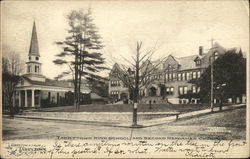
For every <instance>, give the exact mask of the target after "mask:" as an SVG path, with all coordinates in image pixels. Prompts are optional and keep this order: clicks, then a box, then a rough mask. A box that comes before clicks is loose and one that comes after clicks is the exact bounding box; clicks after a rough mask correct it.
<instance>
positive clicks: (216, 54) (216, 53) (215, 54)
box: [214, 52, 219, 60]
mask: <svg viewBox="0 0 250 159" xmlns="http://www.w3.org/2000/svg"><path fill="white" fill-rule="evenodd" d="M218 55H219V54H218V52H215V53H214V60H216V59H217V58H218Z"/></svg>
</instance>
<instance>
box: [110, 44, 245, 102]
mask: <svg viewBox="0 0 250 159" xmlns="http://www.w3.org/2000/svg"><path fill="white" fill-rule="evenodd" d="M233 49H236V52H238V53H240V52H241V49H240V48H233ZM226 51H227V49H225V48H223V47H222V46H221V45H219V44H218V43H215V44H214V45H213V47H212V48H210V49H209V50H208V51H207V52H204V50H203V47H202V46H200V47H199V49H197V53H196V54H195V55H192V56H185V57H174V56H173V55H169V56H168V57H167V58H166V60H165V61H164V62H163V63H162V64H161V65H160V66H158V67H157V69H156V70H155V71H154V73H153V74H152V75H151V76H150V77H148V78H150V79H152V82H151V83H150V84H148V85H147V86H144V87H142V89H140V90H139V94H140V102H142V103H149V101H151V102H152V103H165V102H170V103H173V104H177V103H183V104H184V103H187V102H191V103H198V102H199V99H195V98H193V99H191V101H188V99H180V98H179V96H180V95H183V94H187V92H188V91H191V92H192V93H199V91H200V88H199V87H197V86H196V85H194V84H191V83H188V81H189V80H191V79H197V78H200V77H201V74H202V73H203V72H204V70H205V69H206V68H207V67H208V66H209V65H210V63H211V58H212V57H214V59H215V60H216V59H217V58H218V57H219V56H221V55H223V54H225V52H226ZM212 55H213V56H212ZM148 62H150V61H148ZM117 71H121V68H120V67H119V65H118V64H117V63H116V64H115V65H114V66H113V68H112V70H111V72H110V74H109V78H110V82H109V94H110V96H111V97H113V98H115V99H116V101H119V100H123V99H124V98H127V97H129V91H128V88H126V87H125V86H124V84H123V83H122V81H121V80H119V78H117V76H116V75H117Z"/></svg>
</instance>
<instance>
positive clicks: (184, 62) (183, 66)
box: [178, 55, 200, 70]
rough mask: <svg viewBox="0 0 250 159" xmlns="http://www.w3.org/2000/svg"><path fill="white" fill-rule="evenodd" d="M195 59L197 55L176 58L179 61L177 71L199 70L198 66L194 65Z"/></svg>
mask: <svg viewBox="0 0 250 159" xmlns="http://www.w3.org/2000/svg"><path fill="white" fill-rule="evenodd" d="M196 58H197V55H192V56H186V57H180V58H178V61H179V64H180V69H179V70H187V69H194V68H199V67H200V66H197V65H196V63H195V59H196Z"/></svg>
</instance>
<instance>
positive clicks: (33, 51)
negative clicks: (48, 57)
mask: <svg viewBox="0 0 250 159" xmlns="http://www.w3.org/2000/svg"><path fill="white" fill-rule="evenodd" d="M31 55H33V56H40V54H39V49H38V40H37V33H36V23H35V21H34V24H33V29H32V36H31V41H30V50H29V56H31Z"/></svg>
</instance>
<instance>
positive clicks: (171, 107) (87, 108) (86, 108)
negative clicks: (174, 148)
mask: <svg viewBox="0 0 250 159" xmlns="http://www.w3.org/2000/svg"><path fill="white" fill-rule="evenodd" d="M132 108H133V107H132V104H114V105H97V104H90V105H81V107H80V112H132ZM208 108H210V106H209V104H152V109H149V104H139V105H138V109H137V110H138V112H173V111H177V112H181V113H185V112H191V111H196V110H202V109H208ZM37 111H46V112H75V111H76V110H75V107H74V106H63V107H52V108H40V109H38V110H37Z"/></svg>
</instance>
